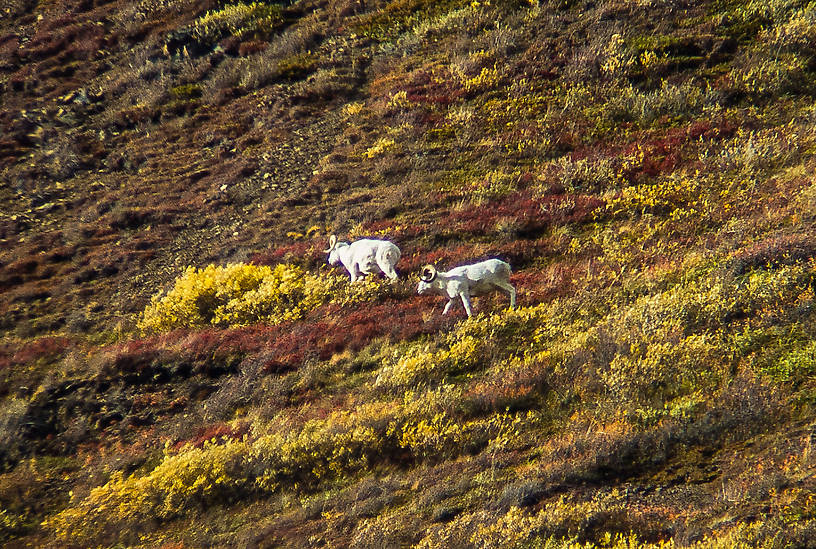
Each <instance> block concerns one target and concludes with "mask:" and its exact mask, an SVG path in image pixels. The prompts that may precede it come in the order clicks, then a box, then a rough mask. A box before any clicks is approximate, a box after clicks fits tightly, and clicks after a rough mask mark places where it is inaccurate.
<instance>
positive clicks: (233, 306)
mask: <svg viewBox="0 0 816 549" xmlns="http://www.w3.org/2000/svg"><path fill="white" fill-rule="evenodd" d="M344 282H345V279H344V277H340V276H336V275H325V276H315V275H313V274H310V273H308V272H306V271H304V270H303V269H302V268H300V267H297V266H295V265H287V264H280V265H277V266H276V267H274V268H272V267H270V266H266V265H260V266H259V265H249V264H243V263H235V264H230V265H227V266H226V267H220V266H216V265H208V266H207V267H204V268H202V269H196V268H195V267H188V269H187V270H186V271H185V273H184V274H183V275H182V276H181V277H179V278H178V279H177V280H176V282H175V285H174V286H173V288H172V289H171V290H170V291H168V292H167V293H166V294H164V293H159V294H157V295H156V296H154V297H153V299H152V301H151V304H150V305H149V306H148V307H147V308H146V309H145V311H144V313H143V314H142V316H141V318H140V320H139V328H140V329H141V330H143V331H144V332H160V331H167V330H172V329H175V328H181V327H201V326H240V325H247V324H253V323H256V322H268V323H271V324H280V323H282V322H287V321H292V320H297V319H301V318H303V317H304V316H305V315H306V314H307V313H308V312H309V311H311V310H313V309H315V308H317V307H318V306H319V305H321V304H324V303H328V302H334V303H338V304H340V305H349V304H352V303H359V302H361V301H367V300H370V299H378V298H382V297H385V296H387V295H389V294H391V295H393V291H394V290H393V288H392V286H389V285H388V284H386V283H385V282H381V281H378V280H376V279H374V278H371V277H369V278H368V279H366V280H365V281H364V282H362V283H360V284H356V285H352V284H347V283H344Z"/></svg>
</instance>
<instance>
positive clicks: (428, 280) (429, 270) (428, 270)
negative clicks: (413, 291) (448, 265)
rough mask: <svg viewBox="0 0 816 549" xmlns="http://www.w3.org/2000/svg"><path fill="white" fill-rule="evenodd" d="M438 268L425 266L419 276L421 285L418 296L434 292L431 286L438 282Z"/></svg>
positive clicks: (418, 288)
mask: <svg viewBox="0 0 816 549" xmlns="http://www.w3.org/2000/svg"><path fill="white" fill-rule="evenodd" d="M437 274H438V273H437V271H436V267H434V266H433V265H425V266H424V267H422V271H421V272H420V275H419V285H418V286H417V293H418V294H426V293H428V292H430V291H432V287H431V284H432V283H433V281H434V280H436V275H437Z"/></svg>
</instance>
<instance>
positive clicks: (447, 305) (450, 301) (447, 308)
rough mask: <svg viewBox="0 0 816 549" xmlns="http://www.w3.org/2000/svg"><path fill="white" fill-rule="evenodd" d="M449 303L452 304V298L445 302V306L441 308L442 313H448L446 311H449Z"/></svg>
mask: <svg viewBox="0 0 816 549" xmlns="http://www.w3.org/2000/svg"><path fill="white" fill-rule="evenodd" d="M451 305H453V299H449V300H448V302H447V303H446V304H445V308H444V309H442V314H443V315H446V314H448V311H450V308H451Z"/></svg>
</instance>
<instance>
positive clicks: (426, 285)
mask: <svg viewBox="0 0 816 549" xmlns="http://www.w3.org/2000/svg"><path fill="white" fill-rule="evenodd" d="M417 293H418V294H419V295H428V294H435V293H436V290H435V289H434V287H433V283H431V282H425V281H424V280H420V281H419V285H418V286H417Z"/></svg>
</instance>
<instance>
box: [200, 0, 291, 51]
mask: <svg viewBox="0 0 816 549" xmlns="http://www.w3.org/2000/svg"><path fill="white" fill-rule="evenodd" d="M282 22H283V16H282V12H281V7H280V6H278V5H276V4H267V3H263V2H251V3H243V2H239V3H237V4H228V5H226V6H224V7H223V8H221V9H219V10H213V11H209V12H207V13H206V14H205V15H203V16H201V17H199V18H198V19H197V20H196V21H195V22H194V23H193V34H194V35H195V36H196V37H197V38H198V39H199V40H201V41H202V42H205V43H215V42H217V41H218V40H220V39H221V38H222V37H224V36H227V35H232V36H236V37H238V38H266V37H268V36H269V35H270V34H271V33H272V31H273V30H275V29H276V28H277V27H278V26H279V25H280V24H281V23H282Z"/></svg>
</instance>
